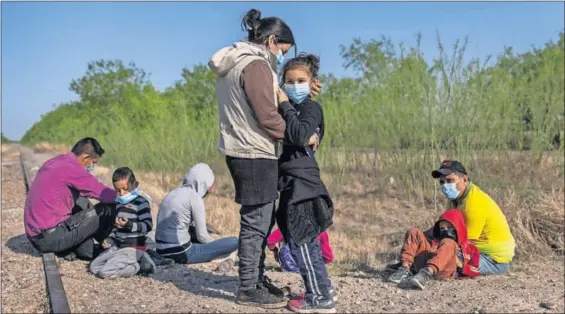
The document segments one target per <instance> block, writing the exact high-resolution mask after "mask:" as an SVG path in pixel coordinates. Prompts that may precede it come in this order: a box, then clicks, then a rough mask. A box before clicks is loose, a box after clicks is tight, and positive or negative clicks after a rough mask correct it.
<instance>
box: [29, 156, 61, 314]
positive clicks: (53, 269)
mask: <svg viewBox="0 0 565 314" xmlns="http://www.w3.org/2000/svg"><path fill="white" fill-rule="evenodd" d="M19 150H20V164H21V167H22V172H23V177H24V183H25V187H26V193H27V192H28V191H29V187H30V186H31V183H32V182H33V179H34V178H35V174H36V173H37V170H39V167H40V166H41V165H40V164H36V163H37V161H36V160H34V158H33V151H32V150H31V149H29V148H26V147H23V146H20V147H19ZM42 259H43V270H44V272H45V289H46V292H47V299H48V300H49V311H50V313H57V314H58V313H71V308H70V306H69V301H68V300H67V294H66V292H65V287H64V286H63V281H62V280H61V273H60V272H59V266H58V265H57V257H56V256H55V254H53V253H47V254H43V255H42Z"/></svg>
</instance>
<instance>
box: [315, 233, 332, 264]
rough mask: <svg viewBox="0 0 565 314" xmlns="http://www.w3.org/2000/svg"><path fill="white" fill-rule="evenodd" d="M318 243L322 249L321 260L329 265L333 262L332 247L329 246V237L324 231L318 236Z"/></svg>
mask: <svg viewBox="0 0 565 314" xmlns="http://www.w3.org/2000/svg"><path fill="white" fill-rule="evenodd" d="M318 242H320V248H321V249H322V258H323V259H324V263H326V264H329V263H331V262H333V260H334V253H333V251H332V247H331V246H330V237H329V236H328V233H327V232H326V231H324V232H322V233H321V234H320V235H319V236H318Z"/></svg>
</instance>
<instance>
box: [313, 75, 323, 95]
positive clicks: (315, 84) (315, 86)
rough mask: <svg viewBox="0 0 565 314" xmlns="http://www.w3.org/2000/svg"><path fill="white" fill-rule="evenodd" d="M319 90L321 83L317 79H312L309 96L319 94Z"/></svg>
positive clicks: (320, 89)
mask: <svg viewBox="0 0 565 314" xmlns="http://www.w3.org/2000/svg"><path fill="white" fill-rule="evenodd" d="M320 92H322V83H320V81H318V79H314V81H313V82H312V85H311V88H310V98H312V97H316V96H319V95H320Z"/></svg>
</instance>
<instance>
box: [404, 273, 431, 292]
mask: <svg viewBox="0 0 565 314" xmlns="http://www.w3.org/2000/svg"><path fill="white" fill-rule="evenodd" d="M432 277H433V275H432V274H431V273H430V272H429V270H428V269H427V268H424V269H422V270H420V271H419V272H418V273H417V274H416V275H414V276H412V278H410V283H411V284H412V285H413V286H414V287H417V288H419V289H420V290H424V288H425V287H426V284H427V283H428V281H429V280H430V279H431V278H432Z"/></svg>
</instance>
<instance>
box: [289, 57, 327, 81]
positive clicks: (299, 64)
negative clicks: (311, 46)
mask: <svg viewBox="0 0 565 314" xmlns="http://www.w3.org/2000/svg"><path fill="white" fill-rule="evenodd" d="M296 68H306V69H308V72H310V75H311V76H312V78H317V77H318V71H320V58H319V57H318V56H315V55H312V54H307V53H305V52H301V53H300V54H299V55H298V56H297V57H294V58H292V59H290V60H288V61H287V62H286V63H285V64H284V65H283V68H282V82H281V83H284V79H285V76H286V72H287V71H290V70H294V69H296Z"/></svg>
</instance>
